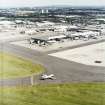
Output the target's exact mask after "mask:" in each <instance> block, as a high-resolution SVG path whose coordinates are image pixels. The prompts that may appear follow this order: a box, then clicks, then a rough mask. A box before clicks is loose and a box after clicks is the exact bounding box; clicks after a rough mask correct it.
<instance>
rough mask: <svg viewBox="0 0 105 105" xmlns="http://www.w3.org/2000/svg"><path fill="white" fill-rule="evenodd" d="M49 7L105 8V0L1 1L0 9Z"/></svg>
mask: <svg viewBox="0 0 105 105" xmlns="http://www.w3.org/2000/svg"><path fill="white" fill-rule="evenodd" d="M48 5H72V6H84V5H85V6H105V0H0V7H21V6H48Z"/></svg>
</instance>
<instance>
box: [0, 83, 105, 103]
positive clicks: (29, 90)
mask: <svg viewBox="0 0 105 105" xmlns="http://www.w3.org/2000/svg"><path fill="white" fill-rule="evenodd" d="M0 102H1V104H0V105H105V84H104V83H96V84H95V83H93V84H92V83H86V84H82V83H80V84H79V83H77V84H60V85H56V84H54V85H37V86H33V87H12V88H3V89H2V91H1V92H0Z"/></svg>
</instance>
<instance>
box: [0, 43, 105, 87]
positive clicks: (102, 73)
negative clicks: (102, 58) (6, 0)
mask: <svg viewBox="0 0 105 105" xmlns="http://www.w3.org/2000/svg"><path fill="white" fill-rule="evenodd" d="M0 50H2V51H6V52H10V53H13V54H15V55H17V56H20V57H22V58H25V59H29V60H31V61H32V62H35V63H36V62H37V63H40V64H42V65H44V66H45V68H46V71H45V72H46V73H48V74H50V73H52V74H54V75H55V77H56V80H45V81H43V80H40V75H38V76H33V82H34V84H42V83H64V82H65V83H68V82H105V67H96V66H87V65H83V64H79V63H76V62H72V61H67V60H63V59H60V58H56V57H52V56H48V55H47V54H46V53H41V52H38V51H35V50H31V49H28V48H24V47H21V46H17V45H12V44H9V43H5V44H0ZM31 78H32V77H25V78H17V79H7V80H5V79H2V80H0V86H24V85H31V82H32V79H31Z"/></svg>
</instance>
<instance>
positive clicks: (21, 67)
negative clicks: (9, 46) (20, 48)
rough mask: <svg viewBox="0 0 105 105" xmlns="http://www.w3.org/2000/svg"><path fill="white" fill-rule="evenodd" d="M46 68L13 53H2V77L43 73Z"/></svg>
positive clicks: (0, 59) (0, 68) (0, 72)
mask: <svg viewBox="0 0 105 105" xmlns="http://www.w3.org/2000/svg"><path fill="white" fill-rule="evenodd" d="M43 70H44V68H43V67H42V66H41V65H39V64H33V63H32V62H30V61H28V60H24V59H21V58H19V57H16V56H14V55H11V54H7V53H0V78H4V79H5V78H17V77H25V76H29V75H32V74H36V73H41V72H42V71H43Z"/></svg>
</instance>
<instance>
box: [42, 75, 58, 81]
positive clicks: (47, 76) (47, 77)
mask: <svg viewBox="0 0 105 105" xmlns="http://www.w3.org/2000/svg"><path fill="white" fill-rule="evenodd" d="M46 79H51V80H55V79H56V78H55V76H54V74H50V75H47V74H42V75H41V80H46Z"/></svg>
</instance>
